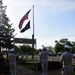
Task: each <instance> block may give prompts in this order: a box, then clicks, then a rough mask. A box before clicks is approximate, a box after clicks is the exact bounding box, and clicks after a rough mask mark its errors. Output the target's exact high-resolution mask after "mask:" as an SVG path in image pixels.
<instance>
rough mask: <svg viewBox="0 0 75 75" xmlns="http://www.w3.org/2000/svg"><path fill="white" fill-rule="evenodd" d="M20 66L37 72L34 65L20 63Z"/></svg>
mask: <svg viewBox="0 0 75 75" xmlns="http://www.w3.org/2000/svg"><path fill="white" fill-rule="evenodd" d="M18 64H19V65H21V66H23V67H25V68H28V69H31V70H33V71H35V65H34V64H31V63H26V62H25V61H19V62H18Z"/></svg>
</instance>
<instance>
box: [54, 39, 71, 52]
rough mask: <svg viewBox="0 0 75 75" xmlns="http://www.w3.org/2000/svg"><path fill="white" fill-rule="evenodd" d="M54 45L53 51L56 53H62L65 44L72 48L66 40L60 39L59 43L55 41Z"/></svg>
mask: <svg viewBox="0 0 75 75" xmlns="http://www.w3.org/2000/svg"><path fill="white" fill-rule="evenodd" d="M55 43H56V44H55V47H54V50H55V52H56V53H58V52H64V45H65V44H68V45H70V46H72V43H71V42H70V41H69V40H68V39H67V38H63V39H60V40H59V41H57V40H55Z"/></svg>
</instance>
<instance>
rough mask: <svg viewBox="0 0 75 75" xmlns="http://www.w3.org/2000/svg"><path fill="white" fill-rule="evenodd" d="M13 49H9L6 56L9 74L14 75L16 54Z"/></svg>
mask: <svg viewBox="0 0 75 75" xmlns="http://www.w3.org/2000/svg"><path fill="white" fill-rule="evenodd" d="M14 50H15V49H14V48H11V49H10V54H9V56H8V59H9V62H10V74H11V75H16V58H17V54H15V52H14Z"/></svg>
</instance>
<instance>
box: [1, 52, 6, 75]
mask: <svg viewBox="0 0 75 75" xmlns="http://www.w3.org/2000/svg"><path fill="white" fill-rule="evenodd" d="M5 69H6V63H5V59H4V58H3V54H2V53H0V75H5Z"/></svg>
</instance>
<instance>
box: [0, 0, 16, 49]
mask: <svg viewBox="0 0 75 75" xmlns="http://www.w3.org/2000/svg"><path fill="white" fill-rule="evenodd" d="M2 4H3V3H2V0H1V1H0V50H1V47H2V48H6V49H7V48H8V49H10V48H11V47H13V45H14V35H13V33H14V31H15V30H14V28H11V26H12V24H9V22H10V20H9V18H8V17H7V15H6V11H5V10H6V8H7V6H3V5H2Z"/></svg>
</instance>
